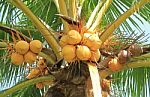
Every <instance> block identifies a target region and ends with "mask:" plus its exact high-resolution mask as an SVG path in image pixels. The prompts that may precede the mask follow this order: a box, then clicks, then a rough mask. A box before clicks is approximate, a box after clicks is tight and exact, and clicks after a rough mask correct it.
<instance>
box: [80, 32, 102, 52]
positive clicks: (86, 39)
mask: <svg viewBox="0 0 150 97" xmlns="http://www.w3.org/2000/svg"><path fill="white" fill-rule="evenodd" d="M82 44H83V45H86V46H88V47H89V48H90V49H91V50H97V49H99V48H100V47H101V44H102V41H101V40H100V39H99V36H98V34H91V33H84V35H83V39H82Z"/></svg>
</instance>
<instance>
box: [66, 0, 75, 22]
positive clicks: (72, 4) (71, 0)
mask: <svg viewBox="0 0 150 97" xmlns="http://www.w3.org/2000/svg"><path fill="white" fill-rule="evenodd" d="M68 8H69V13H68V15H69V16H70V17H71V18H73V19H74V20H76V17H77V1H76V0H69V7H68Z"/></svg>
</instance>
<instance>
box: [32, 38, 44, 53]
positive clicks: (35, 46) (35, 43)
mask: <svg viewBox="0 0 150 97" xmlns="http://www.w3.org/2000/svg"><path fill="white" fill-rule="evenodd" d="M30 50H31V51H32V52H33V53H39V52H41V50H42V43H41V42H40V41H39V40H32V41H31V42H30Z"/></svg>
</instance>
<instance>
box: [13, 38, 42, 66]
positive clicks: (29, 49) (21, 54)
mask: <svg viewBox="0 0 150 97" xmlns="http://www.w3.org/2000/svg"><path fill="white" fill-rule="evenodd" d="M14 49H15V50H14V52H13V53H12V54H11V62H12V63H13V64H16V65H21V64H23V62H26V63H29V64H32V63H33V62H34V61H35V60H36V58H37V54H38V53H39V52H41V50H42V43H41V42H40V41H39V40H32V41H31V42H30V43H28V42H26V41H23V40H21V41H18V42H17V43H16V44H15V45H14Z"/></svg>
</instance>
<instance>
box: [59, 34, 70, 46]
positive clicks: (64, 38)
mask: <svg viewBox="0 0 150 97" xmlns="http://www.w3.org/2000/svg"><path fill="white" fill-rule="evenodd" d="M59 44H60V46H61V47H64V46H65V45H67V44H68V35H63V36H62V37H61V38H60V41H59Z"/></svg>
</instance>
